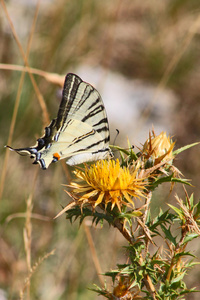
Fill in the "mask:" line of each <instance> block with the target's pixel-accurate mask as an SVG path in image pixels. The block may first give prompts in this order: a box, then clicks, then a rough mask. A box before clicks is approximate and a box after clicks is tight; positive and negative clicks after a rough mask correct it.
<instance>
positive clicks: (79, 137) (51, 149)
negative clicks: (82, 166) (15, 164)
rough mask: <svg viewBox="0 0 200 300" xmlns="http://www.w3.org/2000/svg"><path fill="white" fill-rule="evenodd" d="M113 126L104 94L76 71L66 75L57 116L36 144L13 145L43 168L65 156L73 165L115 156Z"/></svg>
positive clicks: (17, 150)
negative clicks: (110, 128) (113, 152)
mask: <svg viewBox="0 0 200 300" xmlns="http://www.w3.org/2000/svg"><path fill="white" fill-rule="evenodd" d="M109 139H110V135H109V126H108V120H107V116H106V111H105V108H104V105H103V101H102V99H101V96H100V95H99V93H98V92H97V90H95V89H94V87H92V86H91V85H90V84H88V83H86V82H84V81H82V80H81V78H80V77H79V76H77V75H75V74H72V73H69V74H68V75H67V76H66V78H65V83H64V88H63V93H62V100H61V103H60V107H59V110H58V114H57V118H56V119H53V120H52V121H51V123H50V125H49V126H47V127H46V128H45V134H44V135H43V136H42V137H41V138H39V139H38V140H37V143H36V145H35V146H33V147H27V148H20V149H13V148H11V147H9V148H10V149H11V150H15V151H16V152H18V153H19V154H29V155H30V156H31V158H35V161H34V163H39V164H40V166H41V168H42V169H46V168H48V166H49V165H50V163H51V162H56V161H58V160H60V159H63V158H70V159H68V161H67V163H68V164H69V165H76V164H79V163H82V162H86V161H94V160H98V159H103V158H106V157H109V156H111V155H112V154H111V150H110V148H109Z"/></svg>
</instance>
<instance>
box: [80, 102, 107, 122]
mask: <svg viewBox="0 0 200 300" xmlns="http://www.w3.org/2000/svg"><path fill="white" fill-rule="evenodd" d="M103 110H104V107H103V105H102V104H100V105H99V106H97V107H96V108H94V109H93V110H92V111H91V112H89V113H88V114H87V115H86V116H85V117H84V118H83V119H82V120H81V121H82V122H85V121H86V120H88V119H89V118H91V117H93V116H96V115H97V114H98V113H101V112H102V111H103Z"/></svg>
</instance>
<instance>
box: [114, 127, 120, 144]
mask: <svg viewBox="0 0 200 300" xmlns="http://www.w3.org/2000/svg"><path fill="white" fill-rule="evenodd" d="M116 131H117V133H116V136H115V138H114V142H113V145H114V146H115V142H116V139H117V137H118V135H119V130H118V129H117V128H116Z"/></svg>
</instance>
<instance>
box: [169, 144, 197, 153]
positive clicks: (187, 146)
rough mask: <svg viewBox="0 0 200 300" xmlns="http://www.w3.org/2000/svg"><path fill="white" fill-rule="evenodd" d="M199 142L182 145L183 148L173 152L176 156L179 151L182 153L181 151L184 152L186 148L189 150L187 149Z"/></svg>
mask: <svg viewBox="0 0 200 300" xmlns="http://www.w3.org/2000/svg"><path fill="white" fill-rule="evenodd" d="M199 143H200V142H197V143H193V144H190V145H186V146H184V147H181V148H179V149H177V150H175V151H173V153H172V154H173V155H174V156H175V155H178V154H179V153H181V152H183V151H185V150H187V149H189V148H191V147H194V146H196V145H198V144H199Z"/></svg>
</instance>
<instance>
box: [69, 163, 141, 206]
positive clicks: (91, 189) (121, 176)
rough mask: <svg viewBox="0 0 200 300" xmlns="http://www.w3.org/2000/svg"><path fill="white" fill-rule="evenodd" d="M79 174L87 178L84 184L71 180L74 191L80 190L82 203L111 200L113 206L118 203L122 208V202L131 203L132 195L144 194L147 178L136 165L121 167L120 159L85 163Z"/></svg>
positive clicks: (77, 175)
mask: <svg viewBox="0 0 200 300" xmlns="http://www.w3.org/2000/svg"><path fill="white" fill-rule="evenodd" d="M75 175H76V177H77V178H79V179H81V180H83V181H84V183H83V184H77V183H74V182H73V183H72V184H71V186H72V187H73V194H76V195H77V194H81V195H80V196H79V199H78V201H79V203H88V204H90V205H92V206H93V207H96V206H97V205H104V206H105V207H106V206H107V205H108V203H111V209H113V208H114V207H115V206H117V207H118V209H119V210H120V211H121V208H122V205H132V206H133V207H134V201H133V199H132V197H135V198H140V197H141V196H144V195H145V192H144V189H145V182H144V179H141V178H140V179H139V178H137V168H136V169H135V170H134V171H132V172H131V171H130V170H129V169H128V168H125V167H124V168H122V167H120V163H119V160H116V161H115V160H109V161H107V160H101V161H98V162H97V163H95V164H93V165H91V166H90V167H88V166H85V170H84V171H80V170H76V171H75Z"/></svg>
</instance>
